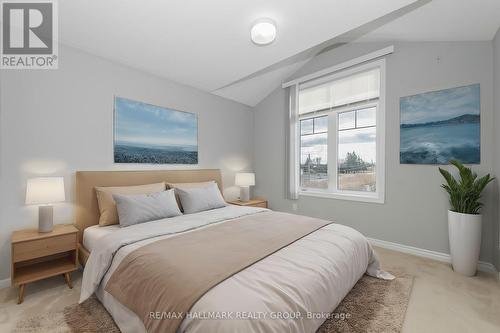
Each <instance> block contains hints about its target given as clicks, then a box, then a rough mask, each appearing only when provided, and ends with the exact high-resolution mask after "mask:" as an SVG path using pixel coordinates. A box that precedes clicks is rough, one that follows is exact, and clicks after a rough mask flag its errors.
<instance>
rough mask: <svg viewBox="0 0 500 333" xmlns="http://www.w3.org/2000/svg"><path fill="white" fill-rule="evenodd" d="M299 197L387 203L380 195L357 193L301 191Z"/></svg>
mask: <svg viewBox="0 0 500 333" xmlns="http://www.w3.org/2000/svg"><path fill="white" fill-rule="evenodd" d="M299 195H300V196H304V197H318V198H328V199H339V200H348V201H358V202H370V203H377V204H383V203H385V200H384V197H383V196H382V195H380V194H376V195H363V194H357V193H331V192H320V191H299Z"/></svg>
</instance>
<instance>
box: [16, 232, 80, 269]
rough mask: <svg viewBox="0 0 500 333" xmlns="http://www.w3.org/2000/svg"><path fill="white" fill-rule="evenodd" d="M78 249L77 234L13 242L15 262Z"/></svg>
mask: <svg viewBox="0 0 500 333" xmlns="http://www.w3.org/2000/svg"><path fill="white" fill-rule="evenodd" d="M74 249H76V234H69V235H61V236H56V237H51V238H46V239H39V240H33V241H29V242H20V243H15V244H12V251H13V253H12V259H13V261H14V262H19V261H24V260H29V259H35V258H40V257H44V256H48V255H51V254H56V253H61V252H65V251H71V250H74Z"/></svg>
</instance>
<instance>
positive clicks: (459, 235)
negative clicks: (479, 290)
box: [448, 211, 482, 276]
mask: <svg viewBox="0 0 500 333" xmlns="http://www.w3.org/2000/svg"><path fill="white" fill-rule="evenodd" d="M481 221H482V216H481V215H472V214H462V213H456V212H452V211H448V236H449V239H450V253H451V264H452V266H453V270H454V271H456V272H458V273H460V274H463V275H466V276H473V275H475V274H476V270H477V263H478V261H479V251H480V249H481V228H482V226H481V224H482V223H481Z"/></svg>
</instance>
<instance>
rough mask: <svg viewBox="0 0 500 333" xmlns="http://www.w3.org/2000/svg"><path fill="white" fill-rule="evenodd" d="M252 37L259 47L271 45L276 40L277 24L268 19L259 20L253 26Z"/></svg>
mask: <svg viewBox="0 0 500 333" xmlns="http://www.w3.org/2000/svg"><path fill="white" fill-rule="evenodd" d="M250 36H251V38H252V42H254V43H255V44H257V45H267V44H271V43H272V42H273V41H274V39H275V38H276V24H275V23H274V22H273V21H272V20H271V19H267V18H265V19H260V20H257V21H256V22H255V23H254V24H253V25H252V29H251V30H250Z"/></svg>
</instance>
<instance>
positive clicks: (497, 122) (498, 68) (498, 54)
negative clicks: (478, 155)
mask: <svg viewBox="0 0 500 333" xmlns="http://www.w3.org/2000/svg"><path fill="white" fill-rule="evenodd" d="M493 75H494V80H495V85H494V93H493V96H494V98H495V100H494V103H495V106H494V108H495V118H494V129H495V131H494V132H495V138H494V140H495V143H496V144H495V145H494V147H493V149H494V151H493V156H495V175H496V176H497V177H499V178H500V144H498V143H499V142H500V29H499V30H498V31H497V34H496V36H495V39H494V40H493ZM496 192H497V193H496V194H497V203H496V206H497V215H496V221H497V223H496V228H497V232H496V233H495V234H496V235H497V238H496V242H495V244H496V251H494V252H495V253H496V260H495V262H496V264H497V270H500V241H499V239H500V234H499V233H500V227H499V225H500V181H499V179H497V180H496Z"/></svg>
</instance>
